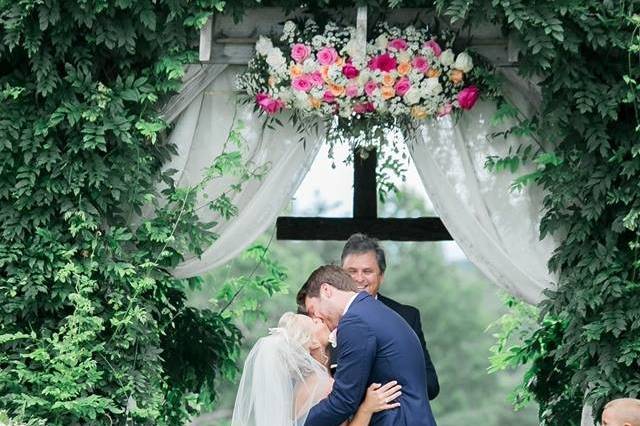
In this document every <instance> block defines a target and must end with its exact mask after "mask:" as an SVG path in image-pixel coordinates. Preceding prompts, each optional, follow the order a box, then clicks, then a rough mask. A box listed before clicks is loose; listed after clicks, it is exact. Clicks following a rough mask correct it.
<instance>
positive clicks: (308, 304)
mask: <svg viewBox="0 0 640 426" xmlns="http://www.w3.org/2000/svg"><path fill="white" fill-rule="evenodd" d="M356 291H358V288H357V286H356V284H355V283H354V282H353V280H352V279H351V277H350V276H349V274H347V273H346V272H345V271H344V270H343V269H342V268H340V267H339V266H335V265H325V266H321V267H319V268H318V269H316V270H315V271H313V272H312V273H311V275H310V276H309V279H307V282H305V283H304V285H303V286H302V288H301V289H300V291H298V296H297V302H298V306H300V308H301V309H303V310H304V312H305V313H306V314H307V315H309V316H310V317H311V318H318V319H320V320H321V321H322V322H323V323H324V324H326V326H327V327H328V328H329V330H334V329H335V328H336V327H337V326H338V321H340V318H341V317H342V314H343V312H344V309H345V307H346V306H347V303H349V299H350V298H351V297H352V296H353V293H354V292H356Z"/></svg>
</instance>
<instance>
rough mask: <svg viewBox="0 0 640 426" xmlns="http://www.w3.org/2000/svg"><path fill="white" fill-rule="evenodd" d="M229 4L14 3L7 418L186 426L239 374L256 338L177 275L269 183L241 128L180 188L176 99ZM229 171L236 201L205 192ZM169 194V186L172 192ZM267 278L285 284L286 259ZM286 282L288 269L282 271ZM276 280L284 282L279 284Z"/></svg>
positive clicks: (0, 63) (9, 13) (0, 150)
mask: <svg viewBox="0 0 640 426" xmlns="http://www.w3.org/2000/svg"><path fill="white" fill-rule="evenodd" d="M223 5H224V2H221V1H211V0H206V1H205V0H198V1H193V2H183V1H177V0H166V1H161V0H159V1H155V2H146V1H136V0H117V1H112V2H107V1H102V0H98V1H87V2H71V1H65V0H60V1H49V2H42V1H37V0H33V1H31V0H22V1H19V2H14V1H4V0H3V1H0V34H2V38H1V40H0V69H2V70H3V72H2V74H1V75H0V100H1V101H2V103H1V105H0V236H1V237H0V238H1V240H0V304H2V306H3V309H2V311H1V313H0V413H2V414H0V416H3V417H5V418H6V419H5V420H6V421H7V422H9V421H15V422H16V423H27V424H45V423H46V424H52V425H69V424H79V423H82V424H125V423H126V424H154V425H155V424H158V425H162V424H168V425H175V424H183V423H184V422H185V421H186V420H188V419H189V418H190V417H191V416H192V415H193V414H195V413H197V412H199V410H200V409H201V408H203V407H206V406H207V404H210V403H211V399H212V398H214V397H215V396H216V394H215V389H214V381H215V380H216V378H217V377H219V376H220V375H223V376H232V375H233V374H234V371H235V365H234V360H235V357H236V356H237V352H238V346H239V343H240V337H241V336H240V332H239V330H238V329H237V328H236V326H235V325H234V324H233V323H232V322H231V320H230V318H229V317H228V315H224V314H223V313H222V312H220V311H217V310H214V309H201V310H196V309H194V308H192V307H189V306H188V305H187V304H186V298H185V291H186V290H187V289H188V288H189V287H190V286H194V285H198V282H199V280H197V279H192V280H178V279H174V278H173V277H172V276H171V275H170V274H169V273H168V271H169V270H170V269H171V268H172V267H173V266H175V265H176V264H177V263H179V262H180V261H181V260H182V258H183V255H184V254H186V253H194V254H198V253H200V252H201V251H202V249H203V247H205V246H207V245H209V244H210V243H211V242H212V241H213V240H214V239H215V238H216V234H215V232H214V231H215V228H214V227H215V225H216V224H215V223H201V222H199V221H198V219H197V216H196V212H197V211H198V210H199V209H202V208H209V209H212V210H213V211H214V212H215V213H216V214H217V215H218V216H219V217H221V218H223V219H224V218H229V217H231V216H233V215H235V214H237V209H236V208H235V207H234V206H233V205H232V204H231V203H230V201H229V200H230V199H231V194H233V193H236V192H238V191H241V190H242V187H243V185H244V184H245V183H246V182H247V181H249V180H251V179H256V178H259V177H260V176H262V174H263V173H264V169H263V168H261V167H256V166H252V165H250V164H245V162H244V161H243V159H242V155H241V154H240V152H241V148H242V142H243V141H242V138H241V137H240V133H239V131H238V130H237V129H236V130H234V131H232V132H231V134H230V135H229V138H228V144H227V146H225V150H224V153H223V154H222V155H221V156H219V157H218V158H216V159H212V165H211V167H210V168H209V169H208V170H207V172H206V174H205V177H204V179H203V181H202V182H200V183H198V184H196V185H194V186H193V187H187V188H175V187H174V185H173V182H172V180H171V177H170V172H166V173H161V165H162V163H163V162H165V161H166V160H167V159H168V158H169V157H170V156H171V155H172V154H173V153H174V147H172V146H171V145H169V144H168V143H167V141H166V139H165V138H164V137H163V135H164V131H165V130H166V123H164V122H163V121H162V118H161V117H160V116H159V113H158V110H159V108H158V107H159V105H160V103H161V102H163V101H164V100H165V99H166V98H167V97H168V96H170V95H171V94H172V93H173V91H175V90H176V89H177V88H178V87H179V86H180V84H181V77H182V74H183V66H184V64H185V63H187V62H189V61H193V60H194V57H195V56H194V52H193V48H194V47H195V46H196V44H195V43H196V40H197V36H198V32H197V27H198V26H201V25H202V24H203V23H204V22H205V21H206V17H207V16H209V15H210V14H211V13H214V12H215V11H219V10H221V8H222V6H223ZM222 176H225V181H228V179H229V178H230V177H231V178H232V183H231V184H230V186H229V187H228V189H227V190H226V191H224V192H223V193H222V195H221V196H219V197H216V198H214V199H205V200H204V201H203V200H202V197H199V196H198V195H199V194H200V192H201V190H202V188H203V187H204V185H205V184H209V183H212V182H214V183H215V181H216V180H219V179H220V178H221V177H222ZM161 182H163V183H164V186H163V187H164V188H165V189H164V190H163V191H162V193H161V194H158V193H157V190H156V189H155V188H157V187H158V186H159V184H160V183H161ZM270 271H271V273H273V275H275V276H276V277H275V278H272V276H271V275H269V274H266V275H265V278H264V279H265V280H267V279H268V278H269V279H272V281H270V282H269V285H270V289H272V290H273V291H276V290H277V288H278V281H277V280H278V279H281V278H282V275H281V273H280V272H279V271H278V270H277V266H275V265H274V266H272V268H271V270H270ZM275 272H278V273H277V274H276V273H275ZM267 277H268V278H267Z"/></svg>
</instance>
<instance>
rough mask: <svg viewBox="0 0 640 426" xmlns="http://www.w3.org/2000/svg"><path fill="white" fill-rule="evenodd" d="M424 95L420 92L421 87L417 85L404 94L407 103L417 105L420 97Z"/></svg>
mask: <svg viewBox="0 0 640 426" xmlns="http://www.w3.org/2000/svg"><path fill="white" fill-rule="evenodd" d="M421 97H422V93H420V89H418V88H417V87H412V88H411V89H409V90H408V91H407V93H405V94H404V101H405V102H406V103H407V105H415V104H417V103H418V102H420V98H421Z"/></svg>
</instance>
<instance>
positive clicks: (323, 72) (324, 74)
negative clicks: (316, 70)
mask: <svg viewBox="0 0 640 426" xmlns="http://www.w3.org/2000/svg"><path fill="white" fill-rule="evenodd" d="M320 75H321V76H322V79H323V80H324V81H327V80H328V79H329V67H327V66H322V67H320Z"/></svg>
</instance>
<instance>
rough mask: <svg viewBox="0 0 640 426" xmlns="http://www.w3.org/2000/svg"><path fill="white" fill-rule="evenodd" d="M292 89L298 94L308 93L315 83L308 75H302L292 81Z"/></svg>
mask: <svg viewBox="0 0 640 426" xmlns="http://www.w3.org/2000/svg"><path fill="white" fill-rule="evenodd" d="M291 87H293V90H297V91H298V92H308V91H309V90H311V88H312V87H313V81H312V80H311V78H309V77H308V76H306V75H301V76H300V77H296V78H294V79H293V80H291Z"/></svg>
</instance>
